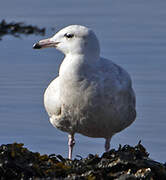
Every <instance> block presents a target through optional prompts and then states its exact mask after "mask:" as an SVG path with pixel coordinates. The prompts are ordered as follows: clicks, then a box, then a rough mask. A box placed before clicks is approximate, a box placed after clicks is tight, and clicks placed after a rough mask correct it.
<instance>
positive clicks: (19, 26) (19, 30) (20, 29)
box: [0, 19, 45, 40]
mask: <svg viewBox="0 0 166 180" xmlns="http://www.w3.org/2000/svg"><path fill="white" fill-rule="evenodd" d="M7 34H10V35H13V36H15V37H20V34H25V35H30V34H35V35H42V36H44V35H45V28H38V27H37V26H32V25H25V24H24V23H22V22H11V23H7V22H6V21H5V20H4V19H3V20H2V21H1V22H0V40H2V37H3V36H4V35H7Z"/></svg>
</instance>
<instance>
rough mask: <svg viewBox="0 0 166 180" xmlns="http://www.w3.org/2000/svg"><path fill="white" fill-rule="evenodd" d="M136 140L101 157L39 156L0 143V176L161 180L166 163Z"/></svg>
mask: <svg viewBox="0 0 166 180" xmlns="http://www.w3.org/2000/svg"><path fill="white" fill-rule="evenodd" d="M148 156H149V154H148V152H147V151H146V149H145V147H143V145H141V143H140V142H139V143H138V145H136V146H135V147H131V146H129V145H125V146H123V147H121V146H120V147H119V149H118V150H115V149H112V150H111V151H109V152H107V153H104V154H103V155H102V156H101V157H99V156H98V155H92V154H89V155H88V157H87V158H81V157H79V158H77V159H74V160H69V159H66V158H63V157H62V156H61V155H55V154H51V155H40V153H38V152H31V151H30V150H28V149H27V148H25V147H23V144H18V143H13V144H6V145H5V144H3V145H1V146H0V177H1V180H7V179H26V180H28V179H31V180H32V179H48V180H50V179H55V180H56V179H59V180H61V179H65V180H69V179H73V180H77V179H81V180H84V179H87V180H102V179H103V180H105V179H118V180H138V179H148V180H157V179H159V180H165V179H166V164H162V163H159V162H156V161H153V160H152V159H150V158H149V157H148Z"/></svg>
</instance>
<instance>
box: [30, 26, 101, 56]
mask: <svg viewBox="0 0 166 180" xmlns="http://www.w3.org/2000/svg"><path fill="white" fill-rule="evenodd" d="M47 47H55V48H56V49H58V50H59V51H61V52H62V53H64V54H65V55H67V54H84V55H87V54H89V53H90V54H93V55H96V56H99V53H100V46H99V42H98V39H97V37H96V35H95V33H94V32H93V31H92V30H91V29H89V28H87V27H85V26H80V25H70V26H67V27H65V28H63V29H61V30H60V31H59V32H57V33H56V34H55V35H54V36H53V37H51V38H48V39H44V40H41V41H39V42H38V43H36V44H34V46H33V48H34V49H42V48H47Z"/></svg>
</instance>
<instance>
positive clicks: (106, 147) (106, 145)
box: [105, 138, 111, 152]
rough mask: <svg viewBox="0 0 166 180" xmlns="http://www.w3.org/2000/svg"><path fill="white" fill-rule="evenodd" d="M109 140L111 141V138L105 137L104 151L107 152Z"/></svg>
mask: <svg viewBox="0 0 166 180" xmlns="http://www.w3.org/2000/svg"><path fill="white" fill-rule="evenodd" d="M110 141H111V138H106V139H105V151H106V152H108V151H109V149H110Z"/></svg>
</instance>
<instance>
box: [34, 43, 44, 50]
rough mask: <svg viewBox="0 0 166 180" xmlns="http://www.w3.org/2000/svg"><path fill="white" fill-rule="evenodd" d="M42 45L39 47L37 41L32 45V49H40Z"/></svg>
mask: <svg viewBox="0 0 166 180" xmlns="http://www.w3.org/2000/svg"><path fill="white" fill-rule="evenodd" d="M41 48H42V47H41V45H40V44H39V43H35V44H34V45H33V49H41Z"/></svg>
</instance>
